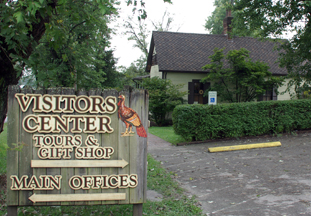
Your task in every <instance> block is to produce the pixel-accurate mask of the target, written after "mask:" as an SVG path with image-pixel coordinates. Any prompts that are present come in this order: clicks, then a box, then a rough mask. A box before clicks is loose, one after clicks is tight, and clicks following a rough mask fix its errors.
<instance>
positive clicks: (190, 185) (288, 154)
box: [148, 132, 311, 216]
mask: <svg viewBox="0 0 311 216" xmlns="http://www.w3.org/2000/svg"><path fill="white" fill-rule="evenodd" d="M272 141H280V142H281V143H282V146H281V147H273V148H261V149H252V150H241V151H231V152H220V153H209V152H208V148H209V147H214V146H228V145H237V144H248V143H263V142H272ZM310 147H311V133H310V132H309V133H303V134H298V135H297V136H293V135H283V136H281V137H268V136H267V137H256V138H250V139H240V140H236V139H235V140H226V141H217V142H209V143H204V144H195V145H188V146H179V147H176V146H172V145H171V144H170V143H168V142H166V141H164V140H162V139H160V138H158V137H156V136H154V135H152V134H149V145H148V152H149V153H150V154H151V155H153V156H154V157H155V159H156V160H159V161H161V162H162V163H163V166H164V167H165V168H166V169H167V170H168V171H172V172H174V173H176V174H177V175H176V176H175V178H176V180H177V181H178V182H180V184H181V186H182V187H183V188H185V189H186V190H187V193H188V194H189V196H191V195H196V196H197V200H198V201H200V203H201V204H202V206H201V207H202V209H203V213H204V214H206V215H219V216H220V215H221V216H222V215H258V216H263V215H273V216H277V215H287V216H289V215H293V216H296V215H311V148H310Z"/></svg>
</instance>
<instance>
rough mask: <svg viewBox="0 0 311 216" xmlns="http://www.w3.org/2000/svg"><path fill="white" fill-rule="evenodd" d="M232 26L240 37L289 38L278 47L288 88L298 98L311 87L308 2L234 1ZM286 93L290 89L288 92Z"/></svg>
mask: <svg viewBox="0 0 311 216" xmlns="http://www.w3.org/2000/svg"><path fill="white" fill-rule="evenodd" d="M234 10H235V11H236V16H235V18H234V26H235V27H237V29H239V31H240V34H244V35H246V34H248V33H249V32H253V31H257V32H258V36H259V37H262V38H265V37H275V38H278V37H281V36H284V35H286V34H289V36H290V35H292V36H291V39H289V41H288V43H283V45H282V46H281V47H280V48H281V49H283V51H282V52H280V55H281V59H280V63H281V66H283V67H286V68H287V70H288V72H289V78H290V79H291V81H290V83H289V87H290V86H293V85H294V86H295V90H296V93H298V95H300V93H301V92H303V91H305V90H306V89H307V88H309V86H310V85H311V70H310V68H311V64H310V62H311V61H310V60H311V53H310V49H311V40H310V38H311V25H310V24H311V23H310V18H311V14H310V11H311V2H310V1H297V0H280V1H274V0H256V1H248V0H236V1H235V5H234ZM288 90H289V88H288Z"/></svg>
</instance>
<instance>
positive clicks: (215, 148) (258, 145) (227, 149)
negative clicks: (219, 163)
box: [208, 142, 281, 152]
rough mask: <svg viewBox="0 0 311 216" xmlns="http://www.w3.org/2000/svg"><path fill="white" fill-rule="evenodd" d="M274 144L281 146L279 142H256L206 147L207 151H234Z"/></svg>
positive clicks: (273, 145) (274, 145) (272, 145)
mask: <svg viewBox="0 0 311 216" xmlns="http://www.w3.org/2000/svg"><path fill="white" fill-rule="evenodd" d="M276 146H281V142H269V143H256V144H247V145H235V146H223V147H211V148H208V151H209V152H221V151H236V150H245V149H253V148H267V147H276Z"/></svg>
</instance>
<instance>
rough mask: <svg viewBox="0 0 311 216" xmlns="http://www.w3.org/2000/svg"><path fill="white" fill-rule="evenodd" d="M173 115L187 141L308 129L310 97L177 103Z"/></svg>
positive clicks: (177, 129) (174, 124)
mask: <svg viewBox="0 0 311 216" xmlns="http://www.w3.org/2000/svg"><path fill="white" fill-rule="evenodd" d="M172 117H173V127H174V131H175V133H176V134H178V135H181V136H182V137H183V138H184V139H186V140H188V141H191V140H193V141H194V140H208V139H216V138H224V137H242V136H256V135H263V134H277V133H283V132H291V131H294V130H302V129H310V128H311V99H302V100H291V101H263V102H248V103H231V104H218V105H215V106H208V105H201V104H192V105H189V104H188V105H179V106H177V107H176V108H175V109H174V111H173V115H172Z"/></svg>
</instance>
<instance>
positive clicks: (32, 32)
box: [0, 0, 57, 133]
mask: <svg viewBox="0 0 311 216" xmlns="http://www.w3.org/2000/svg"><path fill="white" fill-rule="evenodd" d="M0 2H2V0H0ZM56 5H57V0H52V1H51V2H50V3H49V4H48V6H49V7H51V9H52V10H54V9H55V7H56ZM0 18H1V15H0ZM36 18H37V20H36V22H33V23H31V25H30V26H31V27H32V28H30V27H29V29H28V33H27V37H29V38H31V42H30V43H29V44H28V45H27V46H25V48H24V49H19V48H16V49H9V47H8V45H7V41H6V38H4V37H2V36H0V68H1V71H0V75H1V76H0V92H1V94H0V133H1V132H2V131H3V126H4V121H5V119H6V115H7V109H8V108H7V103H8V87H9V85H17V84H18V81H19V79H20V78H21V76H22V74H21V73H18V71H17V70H15V69H14V66H16V64H21V65H20V66H19V67H21V68H23V66H22V65H23V62H16V60H15V61H14V59H13V57H12V56H11V54H14V55H19V56H20V57H22V58H24V59H28V58H29V56H30V55H31V53H32V51H33V50H34V48H35V47H33V44H34V42H37V43H38V42H39V40H40V39H41V38H42V36H43V34H44V32H45V23H48V22H49V19H50V17H49V15H47V14H40V13H39V11H37V12H36ZM0 31H1V29H0Z"/></svg>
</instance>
